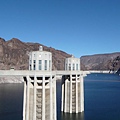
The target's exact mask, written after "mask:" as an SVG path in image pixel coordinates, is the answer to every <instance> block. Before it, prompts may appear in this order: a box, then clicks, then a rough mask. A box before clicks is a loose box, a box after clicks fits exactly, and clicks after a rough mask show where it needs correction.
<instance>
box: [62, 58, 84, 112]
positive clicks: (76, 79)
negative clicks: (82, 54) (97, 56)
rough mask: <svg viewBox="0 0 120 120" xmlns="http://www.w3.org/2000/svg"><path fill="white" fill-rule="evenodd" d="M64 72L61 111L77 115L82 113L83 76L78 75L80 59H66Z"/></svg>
mask: <svg viewBox="0 0 120 120" xmlns="http://www.w3.org/2000/svg"><path fill="white" fill-rule="evenodd" d="M65 70H66V71H68V73H69V74H68V75H64V76H63V77H62V104H61V105H62V106H61V111H63V112H68V113H78V112H82V111H84V88H83V75H82V74H81V73H80V59H79V58H75V57H73V56H72V57H70V58H66V60H65Z"/></svg>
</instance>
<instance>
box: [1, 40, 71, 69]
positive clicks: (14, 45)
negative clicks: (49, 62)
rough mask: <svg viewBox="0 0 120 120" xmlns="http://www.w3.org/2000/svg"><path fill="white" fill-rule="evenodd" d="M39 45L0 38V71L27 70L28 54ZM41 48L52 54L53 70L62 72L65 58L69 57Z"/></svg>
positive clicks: (65, 54) (48, 48)
mask: <svg viewBox="0 0 120 120" xmlns="http://www.w3.org/2000/svg"><path fill="white" fill-rule="evenodd" d="M40 45H41V44H39V43H25V42H22V41H20V40H19V39H17V38H13V39H11V40H8V41H5V40H4V39H3V38H0V69H3V70H7V69H10V68H11V67H14V68H15V69H16V70H25V69H28V58H29V56H28V54H29V52H30V51H37V50H38V49H39V46H40ZM42 46H43V49H44V50H45V51H49V52H52V57H53V69H54V70H55V69H58V70H63V69H64V60H65V58H66V57H70V56H71V55H69V54H67V53H65V52H63V51H61V50H56V49H54V48H52V47H47V46H44V45H42Z"/></svg>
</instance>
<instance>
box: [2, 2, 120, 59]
mask: <svg viewBox="0 0 120 120" xmlns="http://www.w3.org/2000/svg"><path fill="white" fill-rule="evenodd" d="M0 37H2V38H4V39H5V40H10V39H12V38H18V39H20V40H22V41H24V42H38V43H41V44H44V45H46V46H48V47H53V48H55V49H59V50H63V51H65V52H67V53H69V54H73V55H75V56H76V57H80V56H83V55H91V54H100V53H112V52H120V48H119V47H120V0H0Z"/></svg>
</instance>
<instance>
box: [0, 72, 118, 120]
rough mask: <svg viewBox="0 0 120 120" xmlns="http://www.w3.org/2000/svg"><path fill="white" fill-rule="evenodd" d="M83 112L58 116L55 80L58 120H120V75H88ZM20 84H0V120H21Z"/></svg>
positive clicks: (58, 87) (58, 108)
mask: <svg viewBox="0 0 120 120" xmlns="http://www.w3.org/2000/svg"><path fill="white" fill-rule="evenodd" d="M84 88H85V93H84V94H85V111H84V112H83V113H78V114H65V113H61V111H60V109H61V108H60V107H61V82H60V81H57V120H120V76H118V75H115V74H89V75H87V77H85V78H84ZM22 100H23V84H0V120H22V106H23V101H22Z"/></svg>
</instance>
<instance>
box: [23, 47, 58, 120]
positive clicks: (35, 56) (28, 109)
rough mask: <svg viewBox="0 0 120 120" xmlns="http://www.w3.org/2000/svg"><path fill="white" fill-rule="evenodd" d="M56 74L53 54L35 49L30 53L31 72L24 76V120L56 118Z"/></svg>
mask: <svg viewBox="0 0 120 120" xmlns="http://www.w3.org/2000/svg"><path fill="white" fill-rule="evenodd" d="M56 118H57V117H56V74H55V73H54V72H52V54H51V53H50V52H46V51H43V48H42V46H40V48H39V51H33V52H31V53H30V55H29V74H28V76H24V103H23V120H56Z"/></svg>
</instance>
